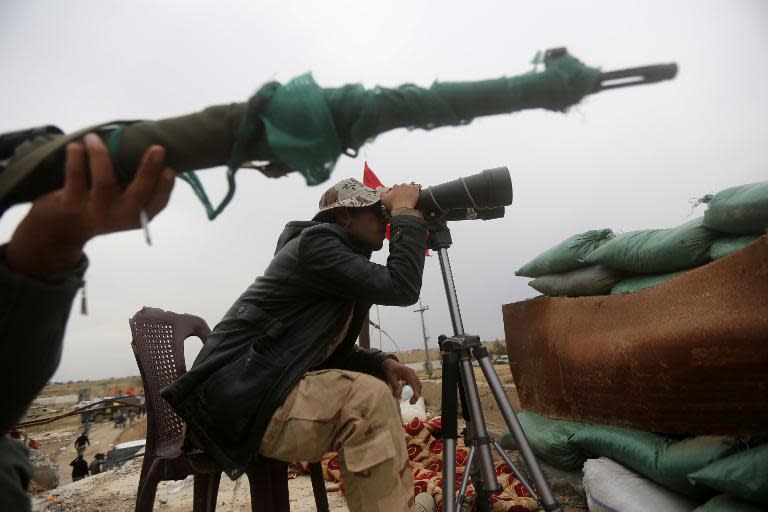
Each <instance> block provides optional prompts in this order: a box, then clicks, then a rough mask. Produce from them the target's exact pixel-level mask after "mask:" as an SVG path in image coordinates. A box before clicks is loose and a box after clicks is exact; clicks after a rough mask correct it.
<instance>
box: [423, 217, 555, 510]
mask: <svg viewBox="0 0 768 512" xmlns="http://www.w3.org/2000/svg"><path fill="white" fill-rule="evenodd" d="M428 222H429V232H430V235H429V241H428V245H429V248H430V249H433V250H436V251H437V254H438V257H439V259H440V269H441V271H442V274H443V284H444V285H445V293H446V296H447V298H448V309H449V310H450V313H451V322H452V323H453V336H452V337H447V336H445V335H442V336H440V337H439V338H438V342H439V345H440V353H441V355H442V364H443V377H442V435H443V512H456V511H457V510H459V509H460V508H461V507H465V506H471V505H472V500H471V499H469V498H467V497H466V495H465V493H466V489H467V484H468V478H467V477H466V476H465V478H464V479H462V482H461V488H460V489H459V495H458V498H457V497H456V496H455V494H454V492H453V489H454V487H453V482H455V481H456V440H457V439H458V425H457V399H456V390H457V388H458V395H459V399H460V401H461V415H462V417H463V418H464V421H465V423H466V428H465V430H464V432H463V437H464V443H465V444H466V446H468V447H469V457H468V459H467V465H466V468H467V471H466V472H465V475H466V474H467V473H468V474H469V478H472V483H473V484H474V486H475V496H476V499H477V504H478V509H479V510H480V511H481V512H487V511H490V509H491V494H493V493H495V492H497V491H499V490H500V489H501V487H500V485H499V482H498V479H497V478H496V471H495V469H494V467H493V453H492V448H495V449H496V450H497V451H498V452H499V454H500V455H501V458H502V459H504V461H505V462H506V463H507V464H509V467H510V468H512V472H513V473H514V475H515V477H516V478H517V479H518V480H520V482H521V483H522V484H523V485H524V486H525V488H526V490H527V491H528V493H529V494H530V495H531V497H533V498H534V499H535V500H536V501H537V502H538V503H539V505H540V506H541V507H542V508H543V509H544V510H546V511H548V512H549V511H552V512H555V511H557V512H559V511H560V510H561V509H560V505H559V504H558V503H557V501H556V500H555V497H554V495H553V494H552V491H551V490H550V488H549V485H548V484H547V481H546V480H545V479H544V474H543V473H542V471H541V468H540V467H539V463H538V461H537V460H536V457H535V456H534V455H533V451H532V450H531V447H530V445H529V444H528V440H527V439H526V437H525V433H524V432H523V429H522V427H521V426H520V423H519V422H518V420H517V416H516V415H515V412H514V411H513V410H512V405H511V404H510V403H509V399H508V398H507V395H506V394H505V393H504V388H503V387H502V385H501V381H500V380H499V376H498V375H497V374H496V370H495V369H494V368H493V364H492V363H491V360H490V357H489V356H488V351H487V350H486V348H485V347H484V346H483V345H482V344H481V343H480V337H479V336H474V335H469V334H466V333H465V332H464V325H463V324H462V321H461V312H460V311H459V300H458V297H457V296H456V289H455V287H454V284H453V274H452V272H451V262H450V260H449V259H448V247H450V246H451V244H452V240H451V233H450V230H449V229H448V226H447V223H446V221H445V219H444V218H443V219H439V220H435V219H434V217H433V218H432V219H429V221H428ZM473 356H474V358H475V359H476V360H477V362H478V363H479V365H480V368H481V369H482V371H483V375H484V376H485V379H486V380H487V381H488V385H489V387H490V388H491V392H492V393H493V396H494V398H495V399H496V403H497V404H498V405H499V410H500V411H501V413H502V415H503V416H504V420H505V421H506V423H507V427H508V428H509V431H510V432H511V433H512V435H513V436H514V438H515V443H516V444H517V446H518V449H519V450H520V454H521V455H522V458H523V461H524V462H525V465H526V467H527V468H528V471H529V473H530V475H531V477H532V479H533V481H534V483H535V490H534V488H533V487H532V486H531V485H530V484H529V483H528V481H527V480H526V479H525V477H524V476H523V475H522V473H521V472H520V471H519V470H518V469H517V468H516V467H515V465H514V464H513V463H512V460H511V459H510V457H509V455H507V453H506V452H505V451H504V450H503V449H502V448H501V446H499V444H498V443H497V442H496V441H495V440H494V439H493V438H492V437H491V436H489V435H488V430H487V428H486V425H485V418H484V417H483V410H482V407H481V405H480V394H479V392H478V390H477V381H476V380H475V372H474V371H473V369H472V357H473ZM459 378H461V381H459ZM536 491H538V493H537V492H536Z"/></svg>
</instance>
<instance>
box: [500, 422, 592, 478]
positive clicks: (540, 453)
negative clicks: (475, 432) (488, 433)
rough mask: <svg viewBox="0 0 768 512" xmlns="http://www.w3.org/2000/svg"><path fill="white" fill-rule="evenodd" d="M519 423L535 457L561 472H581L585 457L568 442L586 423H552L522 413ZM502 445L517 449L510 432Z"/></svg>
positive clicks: (504, 437)
mask: <svg viewBox="0 0 768 512" xmlns="http://www.w3.org/2000/svg"><path fill="white" fill-rule="evenodd" d="M517 419H518V420H519V421H520V426H521V427H523V431H524V432H525V437H526V438H528V444H530V446H531V449H532V450H533V453H534V454H535V455H536V457H538V458H539V459H541V460H542V461H544V462H546V463H547V464H550V465H552V466H555V467H556V468H560V469H578V470H580V469H581V467H582V466H583V465H584V461H586V460H587V458H586V455H585V454H584V452H583V451H582V450H581V449H580V448H578V447H577V446H574V445H572V444H571V443H569V442H568V440H569V439H570V438H571V436H572V435H573V434H574V433H576V432H578V431H579V430H581V429H582V428H584V427H586V426H587V424H586V423H579V422H577V421H565V420H553V419H551V418H545V417H544V416H539V415H538V414H534V413H532V412H527V411H522V412H519V413H518V414H517ZM499 444H500V445H501V446H502V447H503V448H506V449H508V450H511V449H515V448H517V446H516V445H515V439H514V437H513V436H512V434H511V433H510V432H509V431H506V432H504V435H503V436H501V439H499Z"/></svg>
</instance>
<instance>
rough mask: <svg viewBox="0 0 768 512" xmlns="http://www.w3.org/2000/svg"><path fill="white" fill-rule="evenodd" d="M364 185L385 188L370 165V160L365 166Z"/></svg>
mask: <svg viewBox="0 0 768 512" xmlns="http://www.w3.org/2000/svg"><path fill="white" fill-rule="evenodd" d="M363 185H365V186H366V187H369V188H372V189H374V190H376V189H377V188H384V185H382V183H381V181H379V178H378V177H377V176H376V175H375V174H374V173H373V171H372V170H371V168H370V167H368V161H367V160H366V162H365V167H363Z"/></svg>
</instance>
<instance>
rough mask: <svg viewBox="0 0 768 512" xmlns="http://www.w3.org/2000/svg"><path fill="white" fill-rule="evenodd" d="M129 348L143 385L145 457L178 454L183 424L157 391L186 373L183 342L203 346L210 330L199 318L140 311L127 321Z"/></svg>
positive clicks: (146, 310)
mask: <svg viewBox="0 0 768 512" xmlns="http://www.w3.org/2000/svg"><path fill="white" fill-rule="evenodd" d="M128 322H129V324H130V326H131V333H132V334H133V341H132V342H131V347H132V348H133V353H134V355H135V356H136V363H137V364H138V365H139V371H140V372H141V380H142V382H143V384H144V395H145V406H146V408H147V444H146V448H145V453H146V454H147V455H149V456H155V455H164V456H171V455H174V454H177V453H179V452H180V451H181V443H182V431H183V427H184V423H183V422H182V420H181V418H180V417H179V416H178V415H177V414H176V412H175V411H174V410H173V408H172V407H171V405H170V404H169V403H168V402H167V401H166V400H165V399H164V398H163V397H161V396H160V390H161V389H163V388H164V387H165V386H168V385H169V384H171V383H172V382H174V381H175V380H176V379H178V378H179V377H180V376H181V375H183V374H184V373H186V371H187V368H186V364H185V363H184V340H186V339H187V338H188V337H190V336H197V337H198V338H200V339H201V340H202V341H203V343H205V341H206V339H207V338H208V335H209V334H210V332H211V329H210V328H209V327H208V324H206V323H205V320H203V319H202V318H200V317H197V316H194V315H187V314H178V313H173V312H171V311H164V310H162V309H158V308H148V307H144V308H142V309H141V311H139V312H138V313H136V314H135V315H134V316H133V318H131V319H130V320H129V321H128Z"/></svg>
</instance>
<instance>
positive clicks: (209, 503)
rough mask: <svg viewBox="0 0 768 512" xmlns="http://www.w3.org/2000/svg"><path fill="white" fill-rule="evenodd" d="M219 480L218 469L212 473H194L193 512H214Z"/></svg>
mask: <svg viewBox="0 0 768 512" xmlns="http://www.w3.org/2000/svg"><path fill="white" fill-rule="evenodd" d="M220 482H221V472H219V471H217V472H214V473H195V487H194V490H193V503H192V510H193V512H215V510H216V498H217V497H218V495H219V483H220Z"/></svg>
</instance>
